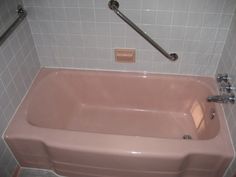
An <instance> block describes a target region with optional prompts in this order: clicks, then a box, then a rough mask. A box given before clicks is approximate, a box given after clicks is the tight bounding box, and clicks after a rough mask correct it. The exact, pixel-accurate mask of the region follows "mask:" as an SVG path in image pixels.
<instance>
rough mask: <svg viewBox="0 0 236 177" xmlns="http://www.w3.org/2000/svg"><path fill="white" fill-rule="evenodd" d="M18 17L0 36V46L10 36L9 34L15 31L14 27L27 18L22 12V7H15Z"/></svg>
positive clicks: (23, 11)
mask: <svg viewBox="0 0 236 177" xmlns="http://www.w3.org/2000/svg"><path fill="white" fill-rule="evenodd" d="M16 12H17V14H18V17H17V19H16V20H15V21H14V22H13V23H12V25H11V26H10V27H9V28H8V29H7V30H6V31H5V32H4V33H3V34H2V35H1V36H0V46H1V45H2V44H3V43H4V41H5V40H6V39H7V38H8V37H9V36H10V35H11V33H12V32H13V31H14V30H15V29H16V27H17V26H18V25H19V24H20V23H21V22H22V21H23V20H24V19H25V17H26V16H27V12H26V11H25V10H24V8H23V7H22V5H18V6H17V10H16Z"/></svg>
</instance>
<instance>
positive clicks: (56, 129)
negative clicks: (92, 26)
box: [5, 69, 233, 177]
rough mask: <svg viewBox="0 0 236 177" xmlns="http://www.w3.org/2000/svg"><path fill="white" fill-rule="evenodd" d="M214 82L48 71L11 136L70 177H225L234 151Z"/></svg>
mask: <svg viewBox="0 0 236 177" xmlns="http://www.w3.org/2000/svg"><path fill="white" fill-rule="evenodd" d="M215 93H216V91H215V84H214V80H213V79H212V78H204V77H187V76H169V75H156V74H137V73H120V72H99V71H80V70H65V69H41V71H40V73H39V74H38V76H37V78H36V80H35V81H34V83H33V86H32V88H31V89H30V91H29V93H28V94H27V96H26V98H25V99H24V101H23V103H22V104H21V106H20V108H19V110H18V111H17V113H16V115H15V117H14V119H13V121H12V122H11V124H10V126H9V127H8V129H7V131H6V133H5V139H6V141H7V143H8V144H9V146H10V148H11V149H12V151H13V153H14V154H15V156H16V158H17V160H18V161H19V162H20V164H21V165H22V166H24V167H36V168H45V169H52V170H54V171H55V172H56V173H58V174H60V175H65V176H69V177H221V176H222V175H223V173H224V171H225V169H226V168H227V166H228V165H229V163H230V161H231V159H232V157H233V149H232V145H231V142H230V138H229V135H228V131H227V126H226V122H225V118H224V114H223V112H222V108H221V106H220V104H215V103H208V102H207V101H206V98H207V96H210V95H213V94H215Z"/></svg>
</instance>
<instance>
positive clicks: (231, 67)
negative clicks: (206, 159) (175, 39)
mask: <svg viewBox="0 0 236 177" xmlns="http://www.w3.org/2000/svg"><path fill="white" fill-rule="evenodd" d="M217 73H228V74H229V75H230V77H232V81H231V82H232V83H233V86H236V13H235V14H234V17H233V20H232V24H231V28H230V31H229V35H228V37H227V40H226V43H225V47H224V50H223V53H222V57H221V60H220V63H219V66H218V69H217ZM235 94H236V92H235ZM224 110H225V114H226V118H227V121H228V125H229V129H230V132H231V137H232V140H233V144H234V148H235V149H236V105H235V104H234V105H230V104H227V105H224ZM234 174H236V159H235V160H234V162H233V164H232V165H231V167H230V168H229V169H228V172H227V174H226V177H232V176H233V175H234Z"/></svg>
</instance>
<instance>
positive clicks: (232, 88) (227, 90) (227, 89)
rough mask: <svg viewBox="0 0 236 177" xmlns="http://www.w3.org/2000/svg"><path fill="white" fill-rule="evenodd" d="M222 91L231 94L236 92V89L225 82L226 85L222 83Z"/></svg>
mask: <svg viewBox="0 0 236 177" xmlns="http://www.w3.org/2000/svg"><path fill="white" fill-rule="evenodd" d="M220 90H221V91H226V92H228V93H231V92H232V91H234V90H236V87H233V86H232V85H231V83H229V82H226V83H225V82H224V83H221V85H220Z"/></svg>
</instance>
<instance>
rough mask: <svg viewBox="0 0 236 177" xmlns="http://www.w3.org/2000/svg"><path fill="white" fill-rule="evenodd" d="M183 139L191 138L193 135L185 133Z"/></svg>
mask: <svg viewBox="0 0 236 177" xmlns="http://www.w3.org/2000/svg"><path fill="white" fill-rule="evenodd" d="M183 139H185V140H191V139H192V137H191V135H184V136H183Z"/></svg>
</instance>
